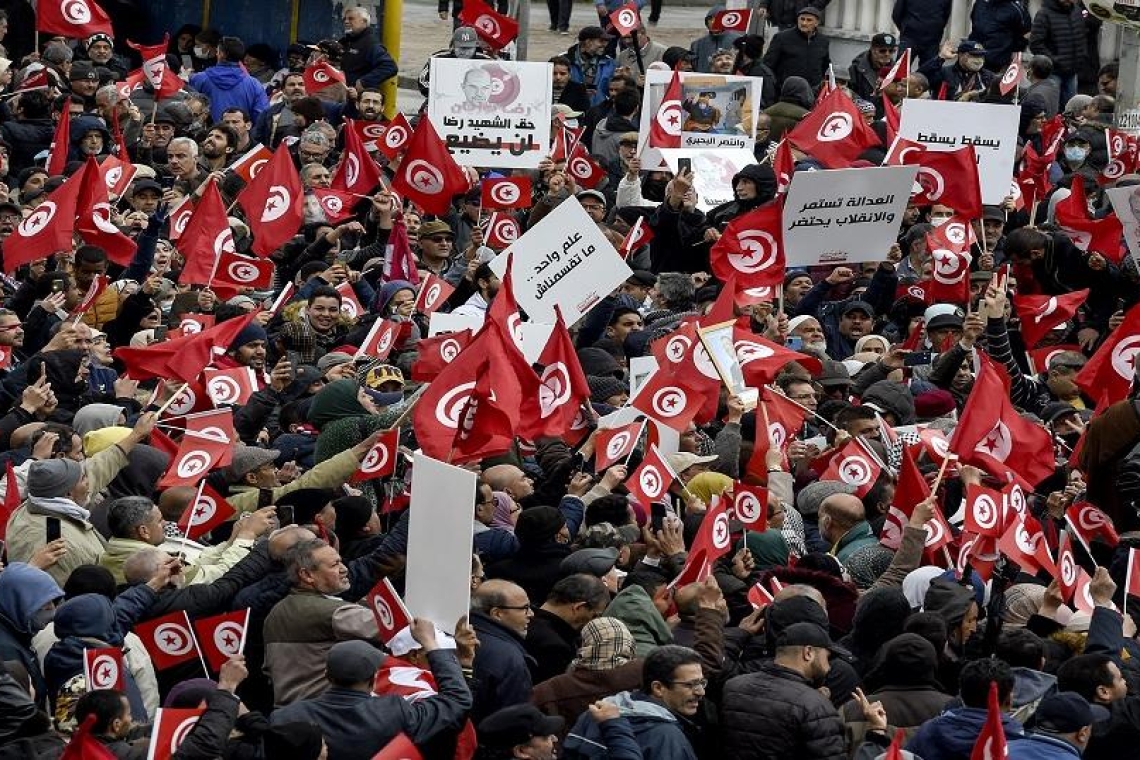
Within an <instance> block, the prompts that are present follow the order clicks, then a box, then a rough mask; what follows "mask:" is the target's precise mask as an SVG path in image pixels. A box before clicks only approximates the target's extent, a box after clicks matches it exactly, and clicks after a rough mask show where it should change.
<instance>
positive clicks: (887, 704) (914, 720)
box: [840, 686, 954, 747]
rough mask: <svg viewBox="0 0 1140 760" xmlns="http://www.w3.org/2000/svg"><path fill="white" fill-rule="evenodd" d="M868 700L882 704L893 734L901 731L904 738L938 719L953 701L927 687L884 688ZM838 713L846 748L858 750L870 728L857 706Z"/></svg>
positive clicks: (849, 705)
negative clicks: (846, 743) (931, 720)
mask: <svg viewBox="0 0 1140 760" xmlns="http://www.w3.org/2000/svg"><path fill="white" fill-rule="evenodd" d="M867 699H868V700H870V701H871V702H872V703H874V702H882V703H883V708H884V709H886V710H887V711H888V712H887V720H889V721H890V724H891V730H892V732H893V731H894V730H895V729H899V728H901V729H902V730H903V731H904V732H905V736H906V737H907V738H910V737H912V736H914V735H915V733H916V732H917V731H918V729H919V727H920V726H921V725H922V724H923V723H925V722H926V721H928V720H930V719H932V718H934V717H936V716H938V715H940V714H941V713H942V711H943V710H945V709H946V705H948V704H949V703H950V702H952V701H954V697H952V696H950V695H949V694H945V693H943V692H941V691H938V690H937V689H934V688H931V687H929V686H913V687H911V686H887V687H885V688H883V689H882V690H880V691H876V692H875V693H874V694H868V695H867ZM840 712H841V714H842V716H843V722H844V727H845V730H846V733H847V742H848V744H849V745H850V746H852V747H856V746H859V745H860V744H861V743H862V742H863V741H864V737H866V735H867V731H868V728H869V726H868V724H867V721H866V719H865V718H864V717H863V711H862V710H860V709H859V703H858V702H855V701H854V700H852V701H850V702H848V703H847V704H845V705H844V706H843V709H842V710H841V711H840Z"/></svg>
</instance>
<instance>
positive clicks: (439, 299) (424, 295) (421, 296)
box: [415, 272, 455, 314]
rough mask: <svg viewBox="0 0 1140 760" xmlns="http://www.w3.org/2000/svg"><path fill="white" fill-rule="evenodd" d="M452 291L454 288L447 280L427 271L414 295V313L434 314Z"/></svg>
mask: <svg viewBox="0 0 1140 760" xmlns="http://www.w3.org/2000/svg"><path fill="white" fill-rule="evenodd" d="M454 292H455V288H454V287H452V286H451V285H450V284H449V283H448V282H447V280H445V279H443V278H442V277H439V276H437V275H435V274H432V273H431V272H428V274H427V279H425V280H424V283H423V285H422V286H421V287H420V292H419V293H418V294H417V295H416V304H415V311H416V313H417V314H434V313H435V312H436V310H437V309H439V307H440V306H443V305H444V304H445V303H446V302H447V299H448V298H450V297H451V294H452V293H454Z"/></svg>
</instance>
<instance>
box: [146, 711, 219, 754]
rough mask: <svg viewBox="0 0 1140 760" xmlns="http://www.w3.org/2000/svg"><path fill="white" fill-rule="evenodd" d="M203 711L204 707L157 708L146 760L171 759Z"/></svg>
mask: <svg viewBox="0 0 1140 760" xmlns="http://www.w3.org/2000/svg"><path fill="white" fill-rule="evenodd" d="M205 711H206V708H204V707H193V708H186V709H174V708H171V707H160V708H158V710H156V711H155V715H154V727H153V728H152V729H151V737H150V751H149V754H148V755H147V760H171V758H172V757H174V755H175V753H177V752H178V748H179V747H181V746H182V742H184V741H186V737H187V736H189V735H190V732H191V731H192V730H193V729H194V726H195V725H196V724H197V723H198V719H199V718H201V717H202V713H204V712H205Z"/></svg>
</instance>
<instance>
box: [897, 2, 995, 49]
mask: <svg viewBox="0 0 1140 760" xmlns="http://www.w3.org/2000/svg"><path fill="white" fill-rule="evenodd" d="M985 1H986V0H981V2H985ZM951 5H952V0H895V6H894V8H892V9H891V20H892V21H893V22H894V23H895V26H897V27H898V29H899V35H900V36H901V37H902V39H903V40H904V41H905V42H908V43H910V44H911V45H917V46H922V47H928V46H933V47H938V43H939V42H941V41H942V35H943V33H944V32H945V31H946V22H948V21H949V20H950V8H951ZM900 47H901V46H900Z"/></svg>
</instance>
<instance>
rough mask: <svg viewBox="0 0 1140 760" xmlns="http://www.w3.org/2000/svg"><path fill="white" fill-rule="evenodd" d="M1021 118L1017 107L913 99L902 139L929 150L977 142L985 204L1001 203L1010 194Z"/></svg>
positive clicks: (904, 119)
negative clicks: (920, 144)
mask: <svg viewBox="0 0 1140 760" xmlns="http://www.w3.org/2000/svg"><path fill="white" fill-rule="evenodd" d="M1020 118H1021V109H1020V108H1019V107H1018V106H1011V105H1000V104H997V103H959V102H957V101H953V100H915V99H913V98H910V99H907V100H906V101H904V103H903V108H902V121H901V123H900V124H899V137H902V138H904V139H907V140H913V141H914V142H918V143H922V144H923V145H925V146H926V149H927V150H954V149H956V148H961V147H962V146H964V145H973V146H974V150H975V151H976V152H977V155H978V176H979V178H980V179H981V182H982V203H986V204H989V205H992V206H997V205H1001V202H1002V201H1003V200H1005V197H1006V196H1007V195H1009V180H1010V177H1012V176H1013V158H1014V151H1015V150H1016V149H1017V127H1018V120H1019V119H1020Z"/></svg>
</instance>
